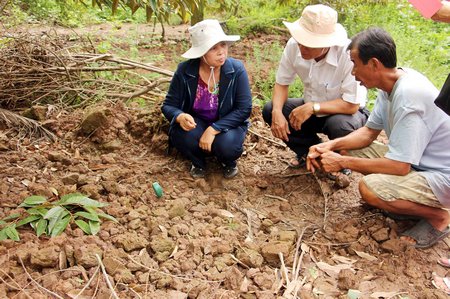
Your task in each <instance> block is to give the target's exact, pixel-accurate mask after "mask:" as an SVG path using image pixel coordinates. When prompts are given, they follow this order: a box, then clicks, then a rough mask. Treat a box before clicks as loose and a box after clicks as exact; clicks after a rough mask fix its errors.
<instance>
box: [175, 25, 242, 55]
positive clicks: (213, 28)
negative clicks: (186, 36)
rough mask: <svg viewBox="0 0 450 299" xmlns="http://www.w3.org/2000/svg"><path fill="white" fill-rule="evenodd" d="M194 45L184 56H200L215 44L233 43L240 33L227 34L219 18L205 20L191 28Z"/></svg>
mask: <svg viewBox="0 0 450 299" xmlns="http://www.w3.org/2000/svg"><path fill="white" fill-rule="evenodd" d="M189 33H190V36H191V42H192V46H191V48H190V49H189V50H187V51H186V53H184V54H183V55H181V56H182V57H184V58H189V59H193V58H199V57H202V56H203V55H205V54H206V52H208V51H209V49H211V48H212V47H213V46H214V45H215V44H217V43H220V42H228V43H232V42H235V41H237V40H238V39H239V38H240V37H239V35H226V34H225V33H224V32H223V30H222V27H221V26H220V24H219V21H217V20H203V21H201V22H198V23H197V24H195V25H194V26H192V27H190V28H189Z"/></svg>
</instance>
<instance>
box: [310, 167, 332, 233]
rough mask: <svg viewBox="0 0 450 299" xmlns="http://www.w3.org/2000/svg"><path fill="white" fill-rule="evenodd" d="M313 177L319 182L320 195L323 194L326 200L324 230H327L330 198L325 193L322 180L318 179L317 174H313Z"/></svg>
mask: <svg viewBox="0 0 450 299" xmlns="http://www.w3.org/2000/svg"><path fill="white" fill-rule="evenodd" d="M313 176H314V179H315V180H316V182H317V185H319V188H320V193H321V194H322V197H323V199H324V204H323V206H324V207H323V226H322V228H323V229H325V227H326V225H327V218H328V196H327V195H326V194H325V192H324V191H323V187H322V183H321V182H320V180H319V178H318V177H317V175H316V174H315V173H313Z"/></svg>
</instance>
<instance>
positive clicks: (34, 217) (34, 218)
mask: <svg viewBox="0 0 450 299" xmlns="http://www.w3.org/2000/svg"><path fill="white" fill-rule="evenodd" d="M39 218H42V217H41V215H30V216H28V217H27V218H24V219H22V220H20V221H19V222H17V223H16V227H19V226H22V225H25V224H27V223H30V222H33V221H34V220H37V219H39Z"/></svg>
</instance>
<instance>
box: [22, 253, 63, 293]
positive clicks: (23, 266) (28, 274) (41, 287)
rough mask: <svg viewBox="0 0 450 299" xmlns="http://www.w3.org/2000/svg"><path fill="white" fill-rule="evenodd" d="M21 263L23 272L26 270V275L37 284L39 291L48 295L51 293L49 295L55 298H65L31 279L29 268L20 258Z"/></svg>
mask: <svg viewBox="0 0 450 299" xmlns="http://www.w3.org/2000/svg"><path fill="white" fill-rule="evenodd" d="M19 261H20V264H21V265H22V268H23V270H24V271H25V273H26V274H27V276H28V278H29V279H30V280H31V281H32V282H34V284H35V285H36V286H37V287H38V288H39V289H42V290H44V291H46V292H47V293H49V294H51V295H53V296H55V297H56V298H58V299H64V298H63V297H61V296H59V295H58V294H56V293H54V292H52V291H50V290H49V289H46V288H44V287H43V286H41V285H40V284H39V283H38V282H37V281H36V280H34V278H33V277H31V275H30V273H28V271H27V268H25V265H24V264H23V261H22V259H21V258H20V257H19Z"/></svg>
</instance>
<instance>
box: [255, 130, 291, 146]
mask: <svg viewBox="0 0 450 299" xmlns="http://www.w3.org/2000/svg"><path fill="white" fill-rule="evenodd" d="M248 131H249V132H250V133H252V134H254V135H256V136H258V137H260V138H262V139H264V140H267V141H270V142H272V143H274V144H276V145H278V146H281V147H284V148H285V147H286V144H283V143H281V142H278V141H275V140H273V139H270V138H267V137H265V136H263V135H261V134H259V133H256V132H255V131H253V130H252V129H248Z"/></svg>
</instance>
